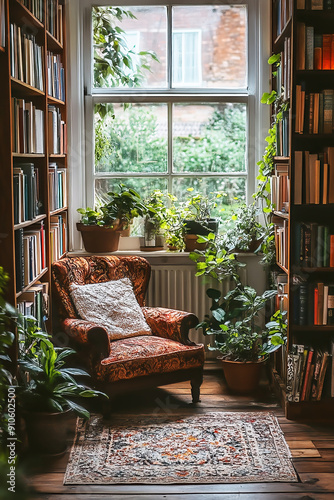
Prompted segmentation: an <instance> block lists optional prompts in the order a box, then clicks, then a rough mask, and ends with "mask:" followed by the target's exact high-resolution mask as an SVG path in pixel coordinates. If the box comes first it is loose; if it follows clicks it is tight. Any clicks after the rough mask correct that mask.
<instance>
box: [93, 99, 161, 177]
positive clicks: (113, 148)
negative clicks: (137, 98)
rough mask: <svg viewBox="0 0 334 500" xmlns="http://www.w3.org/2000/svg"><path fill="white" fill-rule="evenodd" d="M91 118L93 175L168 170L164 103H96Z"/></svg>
mask: <svg viewBox="0 0 334 500" xmlns="http://www.w3.org/2000/svg"><path fill="white" fill-rule="evenodd" d="M106 110H107V111H108V112H107V113H106V114H105V111H106ZM113 116H114V117H113ZM94 119H95V171H96V172H143V173H144V172H157V173H159V172H160V173H162V172H166V171H167V105H166V104H147V105H146V104H138V105H136V104H128V107H127V106H125V107H124V106H123V105H122V104H114V105H113V106H110V105H102V104H99V105H96V106H95V114H94Z"/></svg>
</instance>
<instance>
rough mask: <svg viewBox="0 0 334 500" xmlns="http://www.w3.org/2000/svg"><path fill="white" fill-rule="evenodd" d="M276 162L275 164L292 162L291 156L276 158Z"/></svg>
mask: <svg viewBox="0 0 334 500" xmlns="http://www.w3.org/2000/svg"><path fill="white" fill-rule="evenodd" d="M274 161H275V162H280V161H281V162H284V163H286V162H289V161H290V156H274Z"/></svg>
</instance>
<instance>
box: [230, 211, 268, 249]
mask: <svg viewBox="0 0 334 500" xmlns="http://www.w3.org/2000/svg"><path fill="white" fill-rule="evenodd" d="M259 215H260V210H258V209H257V208H256V206H255V204H254V203H252V204H250V205H241V206H240V207H239V208H238V209H237V210H236V211H235V213H233V215H232V218H231V220H230V221H229V223H228V225H227V229H226V231H225V240H226V245H228V246H229V248H231V249H232V250H233V251H234V252H256V251H258V250H260V248H261V241H262V238H263V232H264V228H263V226H262V224H260V222H259V220H258V217H259Z"/></svg>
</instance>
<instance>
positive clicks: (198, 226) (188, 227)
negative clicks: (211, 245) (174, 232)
mask: <svg viewBox="0 0 334 500" xmlns="http://www.w3.org/2000/svg"><path fill="white" fill-rule="evenodd" d="M184 223H185V226H184V228H185V232H186V234H185V235H184V242H185V245H186V248H185V250H186V252H193V251H194V250H204V249H205V243H197V239H198V236H197V235H199V236H207V235H208V234H209V233H217V231H218V226H219V221H218V220H217V219H208V220H207V221H206V222H205V223H201V222H198V221H196V220H190V219H189V220H185V221H184ZM203 224H204V225H203Z"/></svg>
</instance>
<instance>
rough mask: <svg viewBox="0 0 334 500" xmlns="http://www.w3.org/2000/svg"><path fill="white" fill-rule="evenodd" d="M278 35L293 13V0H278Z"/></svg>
mask: <svg viewBox="0 0 334 500" xmlns="http://www.w3.org/2000/svg"><path fill="white" fill-rule="evenodd" d="M276 8H277V16H276V19H277V36H279V35H280V34H281V33H282V31H283V29H284V27H285V25H286V23H287V22H288V21H289V19H290V17H291V14H292V0H277V2H276Z"/></svg>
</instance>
